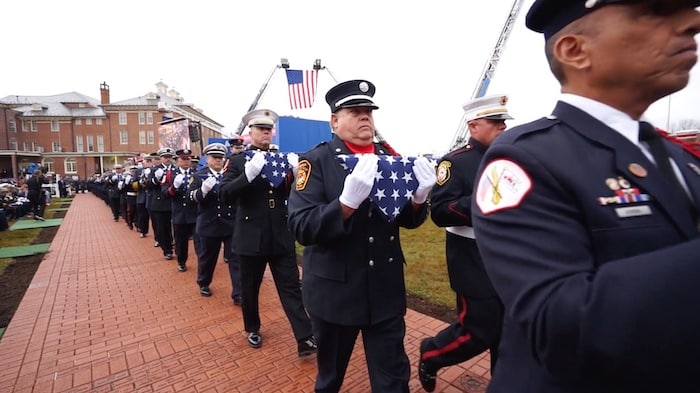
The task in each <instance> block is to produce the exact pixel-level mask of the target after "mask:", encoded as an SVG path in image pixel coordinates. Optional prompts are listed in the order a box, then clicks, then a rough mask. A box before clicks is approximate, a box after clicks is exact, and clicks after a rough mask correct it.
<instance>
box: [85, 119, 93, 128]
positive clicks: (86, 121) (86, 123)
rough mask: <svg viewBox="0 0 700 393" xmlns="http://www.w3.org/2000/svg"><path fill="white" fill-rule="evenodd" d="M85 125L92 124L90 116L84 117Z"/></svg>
mask: <svg viewBox="0 0 700 393" xmlns="http://www.w3.org/2000/svg"><path fill="white" fill-rule="evenodd" d="M85 125H86V126H91V125H92V119H91V118H87V119H85Z"/></svg>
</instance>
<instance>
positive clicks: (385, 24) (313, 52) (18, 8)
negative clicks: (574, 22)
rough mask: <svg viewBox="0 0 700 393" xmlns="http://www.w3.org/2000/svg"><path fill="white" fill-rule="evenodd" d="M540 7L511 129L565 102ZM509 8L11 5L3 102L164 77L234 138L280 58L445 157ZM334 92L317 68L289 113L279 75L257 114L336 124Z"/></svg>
mask: <svg viewBox="0 0 700 393" xmlns="http://www.w3.org/2000/svg"><path fill="white" fill-rule="evenodd" d="M532 2H533V0H527V1H525V3H524V5H523V8H522V10H521V13H520V16H519V18H518V21H517V22H516V26H515V28H514V29H513V32H512V34H511V35H510V38H509V40H508V42H507V44H506V48H505V51H504V53H503V55H502V57H501V60H500V62H499V64H498V68H497V70H496V74H495V77H494V80H493V82H492V84H491V86H490V88H489V90H488V93H487V94H489V95H490V94H503V93H505V94H509V95H510V97H511V99H510V102H509V107H510V111H511V113H512V115H513V116H514V117H515V118H516V120H514V121H511V122H510V123H509V125H510V126H513V125H516V124H519V123H523V122H527V121H530V120H533V119H536V118H538V117H541V116H545V115H547V114H548V113H549V112H550V111H551V109H552V107H553V105H554V102H555V100H556V97H557V95H558V85H557V84H556V82H555V80H554V78H553V77H552V76H551V74H550V72H549V70H548V68H547V66H546V64H545V61H544V54H543V38H542V37H541V36H540V35H538V34H535V33H533V32H531V31H529V30H527V29H526V28H525V26H524V17H525V14H526V12H527V10H528V9H529V7H530V5H531V3H532ZM512 4H513V2H512V1H511V0H490V1H453V0H433V1H417V0H407V1H403V2H400V3H396V2H390V1H377V0H355V1H351V2H341V1H333V0H325V1H324V0H295V1H284V0H256V1H231V2H224V1H221V0H199V1H185V0H170V1H152V0H146V1H144V0H141V1H135V0H123V1H120V2H112V3H105V2H95V1H87V0H69V1H65V2H61V1H54V0H33V1H31V2H29V3H28V2H22V1H12V2H5V3H3V15H4V16H5V17H4V18H3V23H2V24H1V25H0V31H1V32H2V35H3V36H4V37H5V41H4V42H5V56H4V60H3V62H2V73H0V97H4V96H7V95H14V94H17V95H53V94H60V93H65V92H70V91H77V92H79V93H82V94H86V95H88V96H91V97H94V98H96V99H99V97H100V94H99V86H100V83H102V82H103V81H104V82H107V84H108V85H109V86H110V90H111V99H112V101H120V100H125V99H129V98H133V97H137V96H140V95H144V94H146V93H147V92H149V91H155V89H156V88H155V83H157V82H158V81H161V80H162V81H163V82H165V83H166V84H168V85H169V86H170V87H171V88H174V89H175V90H177V91H178V92H180V94H181V95H182V96H183V97H184V98H185V101H186V102H190V103H193V104H194V105H195V106H196V107H198V108H201V109H202V110H203V111H204V113H205V114H207V115H208V116H209V117H211V118H213V119H214V120H216V121H218V122H219V123H222V124H224V125H225V126H226V130H227V131H229V132H233V131H234V130H235V129H236V128H237V126H238V124H239V122H240V118H241V116H242V115H243V114H244V113H245V112H246V111H247V109H248V107H249V106H250V104H251V103H252V101H253V99H254V98H255V96H256V95H257V94H258V91H259V90H260V88H261V87H262V85H263V82H265V80H266V78H267V77H268V75H269V74H270V72H271V71H272V70H273V69H274V67H275V66H276V65H277V64H279V61H280V58H281V57H286V58H288V59H289V61H290V63H291V68H294V69H311V66H312V64H313V61H314V59H317V58H319V59H321V60H322V64H323V65H324V66H326V67H327V69H328V70H329V71H330V73H332V75H333V76H334V77H335V78H336V79H337V80H338V81H339V82H342V81H345V80H349V79H367V80H370V81H372V82H373V83H375V84H376V86H377V93H376V95H375V101H376V103H377V104H378V105H379V107H380V109H379V110H377V111H376V112H375V123H376V126H377V128H378V129H379V130H380V132H381V134H382V135H383V136H384V137H385V138H386V139H387V140H388V141H389V142H390V143H391V144H392V145H393V146H394V147H395V148H396V149H397V150H398V151H399V152H400V153H402V154H404V155H409V154H410V155H413V154H417V153H419V152H421V153H440V152H442V151H444V150H445V149H447V148H448V147H449V145H450V144H451V142H452V138H453V137H454V135H455V132H456V131H457V127H458V126H459V122H460V120H461V118H462V108H461V105H462V104H463V103H464V102H466V101H467V100H468V99H469V98H470V97H471V95H472V92H473V90H474V87H475V86H476V84H477V83H478V82H479V80H480V76H481V73H482V70H483V67H484V64H485V63H486V61H487V59H488V58H489V56H490V55H491V52H492V50H493V48H494V46H495V44H496V41H497V39H498V37H499V34H500V32H501V30H502V28H503V24H504V22H505V20H506V17H507V15H508V12H509V11H510V8H511V6H512ZM334 84H335V81H334V80H333V78H332V77H331V74H329V73H328V72H326V71H322V72H321V74H320V76H319V90H320V91H319V94H318V96H317V100H316V104H315V105H314V107H313V108H312V109H307V110H296V111H292V110H290V109H289V103H288V97H287V85H286V77H285V74H284V71H283V70H281V69H280V70H277V71H276V72H275V73H274V75H273V78H272V79H271V81H270V83H269V86H268V88H267V90H266V92H265V94H264V96H263V97H262V99H261V101H260V103H259V105H258V108H263V107H267V108H270V109H273V110H275V111H277V112H278V113H279V114H280V115H291V116H299V117H305V118H311V119H317V120H328V118H329V117H330V115H329V113H330V111H329V109H328V106H327V105H326V103H325V100H324V95H325V93H326V91H327V90H328V89H329V88H330V87H332V86H333V85H334ZM630 94H634V93H633V92H630ZM698 103H700V66H696V67H695V69H694V70H693V77H692V78H691V83H690V84H689V85H688V86H687V87H686V88H685V89H684V90H683V91H681V92H679V93H676V94H674V95H673V96H672V99H671V100H670V105H669V100H663V101H660V102H658V103H656V104H655V105H654V106H652V108H650V110H649V112H648V113H647V115H648V117H649V118H650V119H651V120H652V121H654V122H655V123H656V124H657V125H659V126H661V127H666V126H667V124H668V123H669V120H670V122H671V123H673V122H675V121H678V120H682V119H697V120H700V114H698V113H697V108H698ZM669 109H670V111H669ZM669 113H670V118H669V117H668V114H669ZM281 132H283V130H281ZM282 150H284V147H282Z"/></svg>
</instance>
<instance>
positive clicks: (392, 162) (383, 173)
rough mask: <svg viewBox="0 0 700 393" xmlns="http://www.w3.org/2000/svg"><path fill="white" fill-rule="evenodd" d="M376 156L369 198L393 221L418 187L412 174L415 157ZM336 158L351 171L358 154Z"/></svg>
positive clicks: (342, 155)
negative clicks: (376, 160) (375, 168)
mask: <svg viewBox="0 0 700 393" xmlns="http://www.w3.org/2000/svg"><path fill="white" fill-rule="evenodd" d="M378 157H379V161H378V170H377V173H376V174H375V175H374V185H373V186H372V191H371V192H370V194H369V199H370V200H371V201H372V203H373V204H374V206H376V208H377V210H379V211H380V212H381V213H382V214H383V215H384V216H386V217H387V218H388V219H389V221H393V220H394V219H395V218H396V217H397V216H398V215H399V213H401V209H403V207H404V206H405V205H406V203H408V201H409V200H411V197H413V193H414V192H415V191H416V189H417V188H418V180H416V178H415V176H414V175H413V161H415V160H416V159H415V157H400V156H381V155H380V156H378ZM336 158H337V159H338V161H339V162H340V164H341V165H342V166H343V168H345V169H346V170H347V171H348V172H352V170H353V169H354V168H355V165H356V164H357V160H358V156H357V155H354V154H352V155H345V154H341V155H338V156H336Z"/></svg>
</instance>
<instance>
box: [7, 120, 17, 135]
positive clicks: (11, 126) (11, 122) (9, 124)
mask: <svg viewBox="0 0 700 393" xmlns="http://www.w3.org/2000/svg"><path fill="white" fill-rule="evenodd" d="M7 128H8V129H9V130H10V131H11V132H14V133H16V132H17V122H15V121H14V120H9V121H8V122H7Z"/></svg>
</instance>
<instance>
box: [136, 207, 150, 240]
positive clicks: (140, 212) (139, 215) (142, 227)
mask: <svg viewBox="0 0 700 393" xmlns="http://www.w3.org/2000/svg"><path fill="white" fill-rule="evenodd" d="M149 218H150V214H148V209H146V204H145V203H137V204H136V228H137V229H138V231H139V232H140V233H143V234H144V235H146V234H148V225H149V222H148V221H149Z"/></svg>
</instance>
